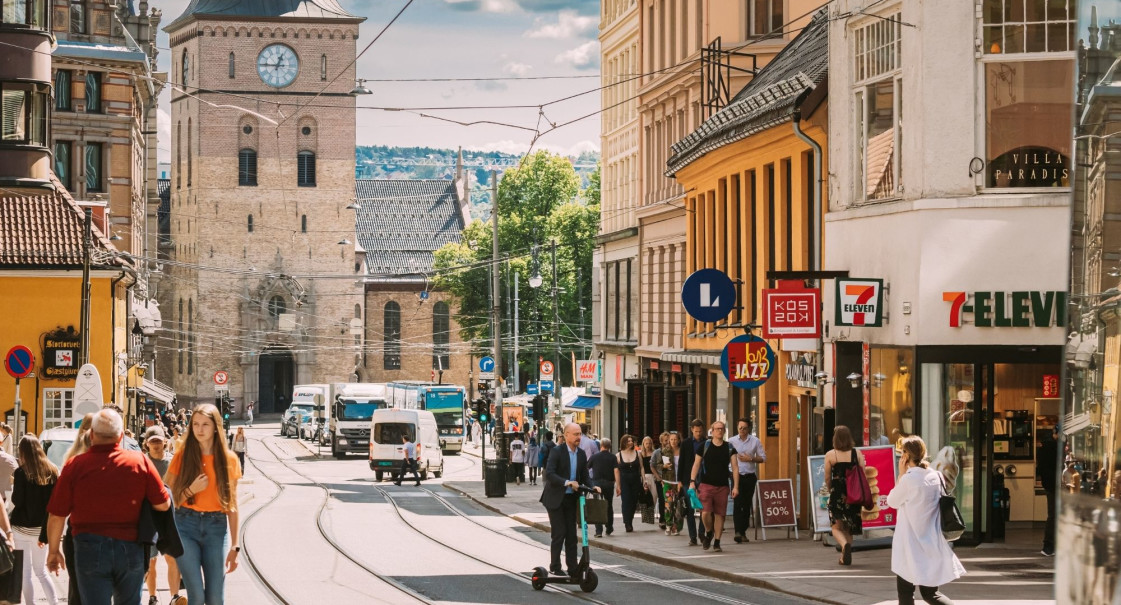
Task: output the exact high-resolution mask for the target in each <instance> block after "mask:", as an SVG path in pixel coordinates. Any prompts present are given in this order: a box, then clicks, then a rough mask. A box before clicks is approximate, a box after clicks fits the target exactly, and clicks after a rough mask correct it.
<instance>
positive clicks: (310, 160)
mask: <svg viewBox="0 0 1121 605" xmlns="http://www.w3.org/2000/svg"><path fill="white" fill-rule="evenodd" d="M363 20H364V19H363V18H362V17H357V16H355V15H351V14H349V13H347V12H346V11H345V10H343V9H342V7H341V6H339V4H338V3H337V2H336V0H269V1H267V2H262V1H260V0H191V2H190V4H189V5H188V6H187V8H186V10H185V11H184V13H183V14H182V15H180V16H179V17H178V18H177V19H175V20H174V21H172V22H171V24H169V25H168V26H167V27H166V28H165V31H167V33H168V34H169V36H170V38H171V54H172V70H171V72H172V73H171V75H170V77H169V81H170V88H171V207H170V210H169V218H170V224H171V229H170V239H171V241H170V242H169V243H170V244H171V247H170V252H169V253H168V255H167V256H168V258H167V259H166V260H165V262H164V273H165V274H166V278H165V279H164V280H162V282H161V288H160V290H161V292H160V302H161V305H162V315H163V333H162V337H161V338H162V340H161V346H160V347H159V349H158V351H159V355H160V359H159V361H158V363H157V368H158V375H159V377H160V379H161V380H164V381H165V382H167V383H168V384H171V385H173V386H174V387H175V391H176V393H177V394H178V397H179V403H180V405H191V404H194V403H198V402H208V401H209V402H213V401H214V399H213V398H214V397H215V395H216V394H220V392H219V393H216V390H215V387H216V385H215V381H214V378H213V377H214V374H215V372H218V371H224V372H227V373H228V376H229V382H228V389H229V394H230V396H231V398H232V399H233V401H234V403H235V407H237V409H239V410H244V407H245V404H246V403H247V402H249V401H256V402H257V411H258V412H260V413H269V412H279V411H283V409H284V408H285V407H286V406H287V404H288V402H289V401H290V400H291V397H292V387H293V385H296V384H307V383H329V382H348V381H351V380H353V379H354V376H353V374H354V373H355V372H356V371H357V370H356V368H357V367H359V366H360V365H361V362H362V346H363V332H362V330H361V326H362V325H363V323H362V320H363V308H362V286H361V285H360V279H361V277H362V271H363V267H362V258H361V255H360V251H359V249H356V245H355V244H354V243H352V242H354V241H356V237H355V211H354V208H355V206H354V204H353V199H354V154H355V149H354V131H355V100H354V97H352V96H350V94H349V92H350V90H351V89H352V87H353V86H354V83H355V70H354V66H353V65H352V63H353V61H354V58H355V52H356V45H357V39H358V28H359V24H360V23H361V22H362V21H363ZM340 72H341V73H340Z"/></svg>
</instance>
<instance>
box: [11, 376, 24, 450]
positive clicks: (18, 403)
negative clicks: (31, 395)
mask: <svg viewBox="0 0 1121 605" xmlns="http://www.w3.org/2000/svg"><path fill="white" fill-rule="evenodd" d="M22 403H23V402H22V401H20V398H19V378H16V405H15V421H16V422H15V425H16V426H15V427H13V428H12V436H11V437H10V438H11V440H12V443H13V444H16V443H19V438H20V434H19V429H20V426H19V418H20V416H19V413H20V407H21V405H22Z"/></svg>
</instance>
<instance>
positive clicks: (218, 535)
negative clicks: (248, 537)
mask: <svg viewBox="0 0 1121 605" xmlns="http://www.w3.org/2000/svg"><path fill="white" fill-rule="evenodd" d="M175 524H176V525H177V526H178V527H179V539H180V540H182V541H183V556H181V557H176V559H175V561H176V562H177V563H178V564H179V573H180V574H182V575H183V584H185V585H186V586H187V602H188V603H190V604H191V605H223V600H224V599H225V594H226V553H227V552H228V551H229V544H230V539H229V532H228V531H226V528H227V526H228V523H227V521H226V513H221V512H219V513H200V512H198V511H195V510H191V509H189V508H177V509H175Z"/></svg>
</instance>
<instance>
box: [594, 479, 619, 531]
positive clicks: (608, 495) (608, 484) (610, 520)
mask: <svg viewBox="0 0 1121 605" xmlns="http://www.w3.org/2000/svg"><path fill="white" fill-rule="evenodd" d="M592 486H593V487H598V488H600V489H601V490H603V499H604V500H607V533H608V534H613V533H615V482H614V481H596V480H594V479H593V480H592ZM602 533H603V526H602V525H600V524H599V523H596V535H599V534H602Z"/></svg>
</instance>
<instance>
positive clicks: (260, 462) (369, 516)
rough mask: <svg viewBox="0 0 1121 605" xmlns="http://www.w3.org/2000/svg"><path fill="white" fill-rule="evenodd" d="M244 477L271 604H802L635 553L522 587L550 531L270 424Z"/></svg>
mask: <svg viewBox="0 0 1121 605" xmlns="http://www.w3.org/2000/svg"><path fill="white" fill-rule="evenodd" d="M250 439H251V443H250V448H249V450H250V451H249V461H248V462H247V466H249V468H248V469H247V477H251V478H253V480H254V481H256V482H258V483H274V484H275V486H276V489H275V490H270V491H269V494H270V495H269V498H268V499H265V500H263V501H258V502H256V503H255V505H256V506H255V507H254V508H253V512H252V513H251V514H250V515H249V516H248V517H247V518H246V519H244V520H243V525H242V528H243V529H242V531H243V537H242V544H243V545H244V547H245V552H246V554H247V555H248V557H247V562H248V563H250V565H249V566H247V569H248V571H249V573H251V574H253V576H254V577H255V578H256V581H257V582H258V583H259V585H260V589H261V591H262V592H263V593H265V594H268V595H271V596H272V597H273V599H274V601H275V602H277V603H308V604H311V603H336V602H337V603H347V605H352V604H356V603H495V604H498V603H535V604H537V603H541V604H548V603H575V602H580V601H583V602H590V603H611V604H630V603H634V604H639V603H641V604H643V605H649V603H652V602H657V601H658V600H662V599H670V600H673V599H688V601H689V602H690V605H693V604H697V603H723V604H728V605H741V604H742V605H748V604H750V605H770V604H779V603H809V602H810V601H805V600H802V599H798V598H796V597H791V596H789V595H785V594H780V593H774V592H770V591H766V590H762V589H758V588H752V587H748V586H742V585H738V584H732V583H729V582H725V581H721V580H714V579H711V578H706V577H703V576H699V575H696V574H690V573H687V572H684V571H681V570H678V569H676V568H670V567H665V566H661V565H656V564H653V563H650V562H647V561H643V560H640V559H637V558H632V557H626V556H620V555H617V554H614V553H608V552H604V551H601V550H596V549H593V550H592V554H591V558H592V564H593V569H595V571H596V572H597V574H598V576H599V586H598V588H597V589H596V590H595V591H594V592H592V593H583V592H581V591H580V589H579V587H577V586H558V585H551V586H550V587H548V588H546V589H545V590H544V591H542V592H537V591H534V590H533V588H532V587H531V585H530V573H531V571H532V569H533V567H535V566H538V565H544V566H547V565H548V561H549V550H548V535H547V534H545V533H543V532H541V531H538V530H536V529H532V528H529V527H526V526H524V525H522V524H521V523H518V522H516V521H513V520H511V519H509V518H507V517H505V516H502V515H498V514H496V513H493V512H490V511H488V510H486V509H483V508H482V507H480V506H478V505H476V504H475V503H473V502H472V501H471V500H469V499H467V498H465V497H462V496H460V495H458V494H456V493H455V492H452V491H450V490H445V489H444V488H443V487H441V485H440V484H441V483H442V479H434V478H431V477H430V478H429V480H428V481H426V482H424V485H423V486H422V487H420V488H417V487H413V486H412V485H411V484H409V483H406V484H405V485H404V486H401V487H397V486H394V485H393V484H392V483H391V482H389V481H383V482H381V483H378V482H376V481H375V480H374V477H373V472H371V471H370V469H369V467H368V466H367V462H366V460H364V459H360V458H357V457H354V458H351V459H348V460H342V461H339V460H335V459H333V458H330V457H329V456H325V457H322V458H316V457H315V456H313V455H310V454H309V451H308V450H307V449H306V448H304V447H303V446H302V445H299V444H297V443H296V442H295V440H293V439H284V438H281V437H279V433H278V431H277V427H275V426H274V427H271V428H270V427H268V426H266V425H257V426H256V427H254V429H252V430H251V431H250ZM478 465H479V461H478V459H476V458H474V457H471V456H449V457H447V458H446V466H447V468H446V470H445V473H444V478H445V479H447V480H450V481H456V480H461V481H462V480H472V479H478V478H480V474H481V471H480V469H479V466H478Z"/></svg>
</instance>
